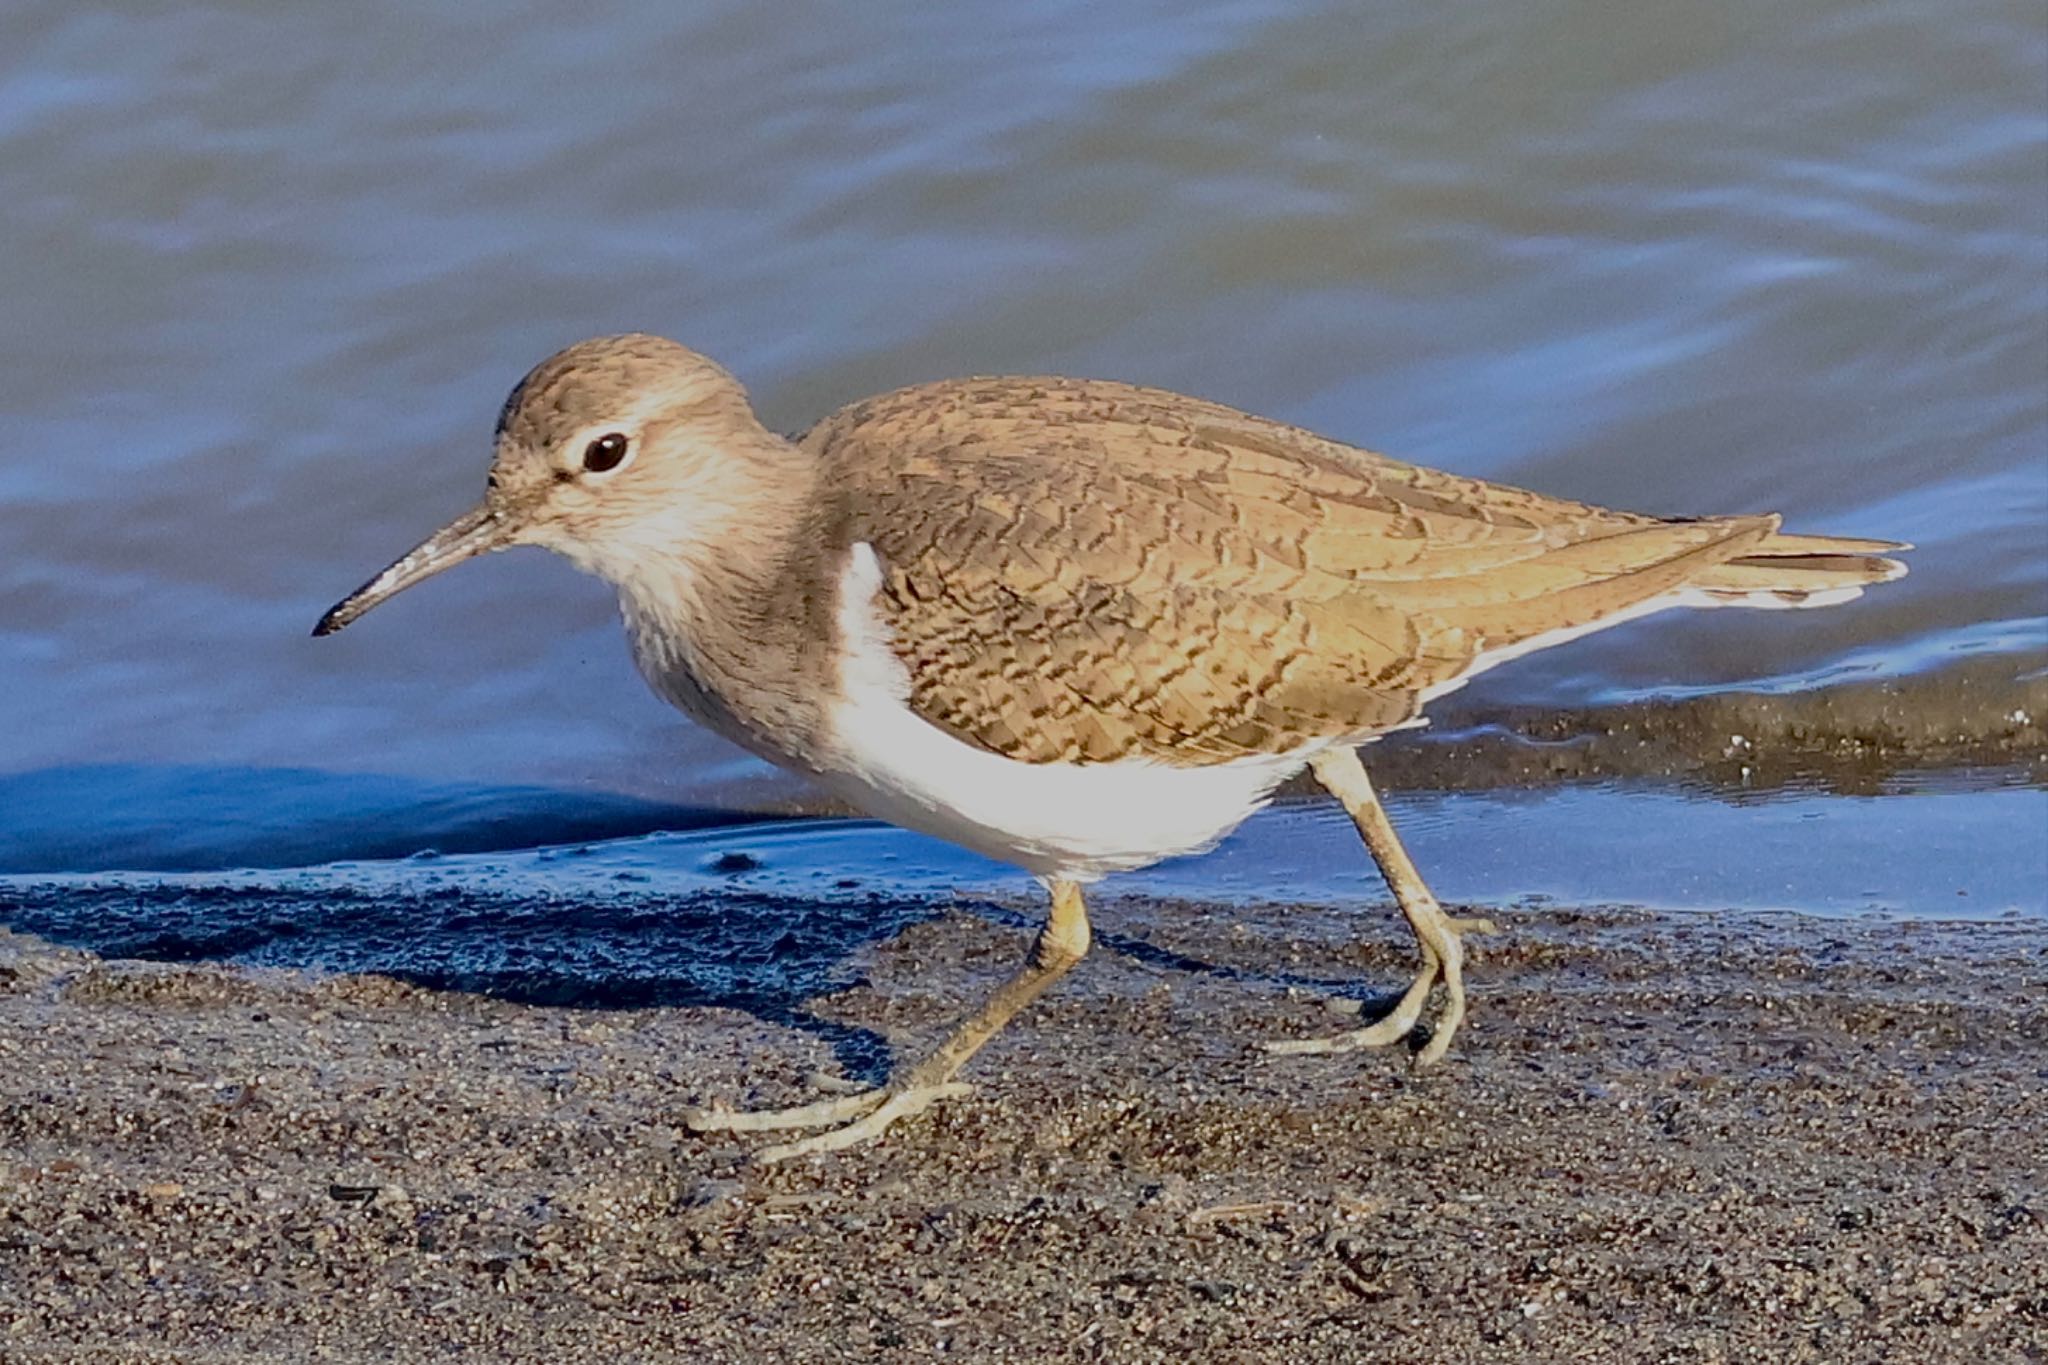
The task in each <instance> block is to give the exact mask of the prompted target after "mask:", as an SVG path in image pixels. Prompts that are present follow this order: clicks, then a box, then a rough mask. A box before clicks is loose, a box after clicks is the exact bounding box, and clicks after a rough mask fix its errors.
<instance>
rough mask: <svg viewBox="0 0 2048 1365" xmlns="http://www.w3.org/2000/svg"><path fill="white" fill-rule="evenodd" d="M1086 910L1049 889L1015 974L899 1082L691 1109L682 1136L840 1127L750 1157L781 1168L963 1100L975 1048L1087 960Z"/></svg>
mask: <svg viewBox="0 0 2048 1365" xmlns="http://www.w3.org/2000/svg"><path fill="white" fill-rule="evenodd" d="M1088 939H1089V933H1088V907H1087V905H1086V904H1085V903H1083V901H1082V899H1081V888H1080V887H1079V886H1077V885H1076V884H1074V883H1073V882H1054V883H1053V885H1052V913H1051V915H1050V916H1048V917H1047V919H1046V923H1045V928H1044V929H1042V930H1040V931H1039V935H1038V941H1037V942H1036V943H1035V944H1033V945H1032V949H1031V956H1030V957H1029V958H1028V959H1026V960H1025V963H1024V965H1023V967H1021V968H1020V969H1019V970H1018V972H1017V974H1016V975H1015V976H1013V977H1011V978H1010V979H1009V980H1008V981H1006V982H1004V983H1003V984H1002V987H1001V988H1000V989H998V990H997V991H996V993H995V994H994V995H993V996H990V997H989V1000H988V1003H987V1004H985V1005H983V1006H982V1007H981V1008H980V1009H979V1010H977V1011H975V1013H974V1015H973V1017H972V1018H970V1019H969V1020H968V1021H967V1022H966V1023H964V1024H962V1025H960V1027H959V1028H957V1029H955V1030H953V1033H952V1036H950V1037H948V1038H947V1039H946V1041H945V1042H943V1043H941V1044H939V1046H938V1048H937V1050H936V1051H934V1052H933V1053H932V1054H931V1055H930V1056H928V1057H926V1058H925V1059H924V1060H923V1061H921V1062H919V1063H918V1064H917V1065H916V1066H913V1067H911V1068H910V1069H909V1070H908V1071H906V1072H904V1073H903V1074H902V1075H901V1076H899V1077H896V1078H893V1079H891V1080H890V1082H889V1083H888V1084H887V1085H885V1086H883V1087H881V1088H880V1089H878V1090H864V1091H861V1092H860V1093H858V1094H853V1095H844V1096H841V1097H839V1098H838V1099H831V1100H820V1101H818V1102H817V1103H815V1104H804V1105H798V1106H796V1107H795V1108H792V1109H764V1110H755V1111H752V1112H745V1113H742V1112H735V1111H733V1110H729V1109H699V1110H694V1111H692V1112H691V1113H689V1114H687V1115H685V1116H684V1119H683V1122H684V1123H685V1124H686V1125H687V1126H688V1127H690V1128H692V1129H694V1130H696V1131H698V1132H704V1131H707V1130H711V1129H723V1130H727V1131H733V1132H761V1131H765V1130H772V1129H782V1128H820V1127H825V1126H827V1125H830V1124H835V1123H843V1124H845V1125H846V1126H845V1127H843V1128H834V1129H833V1130H832V1131H831V1132H829V1133H820V1134H818V1135H817V1136H816V1137H811V1138H805V1139H803V1140H802V1141H799V1142H790V1143H785V1144H783V1145H781V1146H777V1147H764V1148H762V1149H761V1151H760V1152H759V1153H757V1157H758V1159H759V1160H762V1161H781V1160H782V1159H784V1158H785V1157H793V1156H809V1155H811V1154H812V1153H815V1152H835V1151H838V1150H839V1149H841V1148H843V1147H851V1146H854V1145H855V1144H857V1143H861V1142H865V1141H867V1140H868V1139H870V1138H872V1137H875V1136H877V1135H879V1134H880V1133H881V1132H882V1130H883V1129H885V1128H887V1127H888V1126H889V1125H890V1124H892V1123H894V1122H895V1121H896V1120H897V1119H900V1118H907V1117H909V1116H910V1115H912V1114H917V1113H922V1112H923V1111H924V1110H926V1109H929V1108H930V1107H931V1106H932V1105H933V1104H935V1103H936V1102H938V1101H939V1100H942V1099H948V1098H950V1097H952V1096H955V1095H961V1094H965V1093H966V1092H967V1091H968V1090H969V1089H971V1088H972V1087H970V1086H967V1085H964V1084H961V1083H959V1082H956V1081H955V1080H954V1079H953V1077H954V1075H955V1073H957V1072H958V1071H959V1070H960V1068H961V1067H963V1066H965V1065H966V1064H967V1061H968V1059H969V1058H971V1057H973V1056H974V1054H975V1053H977V1052H979V1051H980V1050H981V1047H982V1044H984V1043H986V1042H987V1041H988V1040H989V1039H991V1038H993V1037H995V1036H996V1034H997V1033H998V1032H999V1031H1001V1029H1002V1027H1003V1025H1005V1024H1007V1023H1009V1022H1010V1020H1011V1018H1012V1017H1014V1016H1015V1015H1016V1014H1017V1012H1018V1011H1019V1010H1021V1009H1023V1008H1024V1007H1025V1006H1026V1005H1028V1004H1030V1003H1031V1002H1032V1001H1033V1000H1036V999H1037V998H1038V997H1039V996H1040V995H1042V994H1044V992H1045V989H1046V987H1048V986H1050V985H1052V983H1053V982H1055V981H1057V980H1059V979H1060V978H1061V977H1062V976H1065V975H1066V974H1067V971H1068V969H1069V968H1071V967H1072V966H1073V965H1074V964H1075V963H1076V962H1079V961H1080V960H1081V959H1082V957H1084V956H1085V955H1086V954H1087V952H1088Z"/></svg>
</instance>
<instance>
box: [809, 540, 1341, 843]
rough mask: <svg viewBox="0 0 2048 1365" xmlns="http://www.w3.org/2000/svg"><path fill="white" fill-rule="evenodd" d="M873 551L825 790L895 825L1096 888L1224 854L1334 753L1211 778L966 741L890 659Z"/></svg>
mask: <svg viewBox="0 0 2048 1365" xmlns="http://www.w3.org/2000/svg"><path fill="white" fill-rule="evenodd" d="M881 584H882V566H881V563H880V561H879V560H877V559H876V557H875V552H874V549H873V547H871V546H869V545H867V544H865V543H863V544H859V545H856V546H854V547H853V553H852V554H851V555H850V556H849V558H848V560H847V564H846V569H845V571H844V573H843V574H842V575H841V577H840V584H839V628H840V632H841V636H840V638H841V643H842V646H843V648H844V651H845V652H844V653H843V654H842V655H841V658H840V665H839V682H840V690H841V696H840V699H839V701H838V702H837V703H836V705H835V706H834V707H833V710H832V714H831V721H830V724H831V729H832V739H833V749H834V754H833V758H834V762H833V763H832V765H831V766H832V769H833V770H832V771H830V772H828V773H825V774H824V775H823V779H822V780H823V781H824V782H825V783H826V784H827V785H829V786H830V787H831V788H832V789H833V790H834V791H835V792H837V793H838V794H839V795H840V796H842V797H844V798H845V799H846V800H848V801H851V802H853V803H854V804H855V805H857V806H859V807H860V808H861V809H863V810H866V811H868V812H869V813H870V814H872V815H875V816H877V817H879V818H881V819H884V820H888V821H890V822H891V823H893V824H898V825H902V826H904V827H905V828H907V829H914V830H917V831H918V832H920V833H923V834H930V835H933V836H935V837H937V838H940V839H945V840H948V841H950V842H952V843H956V844H959V845H961V846H962V847H964V848H969V849H972V850H974V851H975V852H977V853H980V854H982V855H984V856H986V857H990V858H994V859H997V860H998V861H1001V862H1006V863H1012V864H1015V865H1016V866H1018V867H1022V868H1024V869H1025V870H1027V871H1029V872H1032V873H1034V874H1036V875H1038V876H1041V877H1062V878H1068V879H1071V880H1073V881H1094V880H1096V879H1097V878H1099V877H1102V876H1104V875H1106V874H1108V873H1111V872H1126V871H1129V870H1131V869H1132V868H1138V867H1144V866H1146V865H1148V864H1151V863H1155V862H1158V861H1159V860H1160V859H1162V858H1171V857H1174V856H1176V855H1178V854H1183V853H1195V852H1199V851H1201V850H1203V849H1207V848H1210V847H1213V846H1214V845H1215V843H1216V842H1217V841H1218V840H1219V839H1221V838H1222V837H1223V836H1224V835H1226V834H1228V833H1230V831H1231V830H1233V829H1235V828H1237V826H1238V825H1239V824H1240V823H1241V822H1243V820H1244V819H1245V817H1246V816H1248V815H1250V814H1251V813H1252V812H1253V811H1255V810H1257V809H1259V807H1261V806H1263V805H1265V804H1266V801H1267V800H1268V799H1269V798H1270V797H1271V796H1272V794H1273V789H1274V788H1275V787H1277V786H1279V785H1280V783H1281V782H1283V781H1285V780H1286V779H1287V778H1288V777H1290V776H1292V775H1293V774H1294V773H1296V772H1298V771H1300V770H1301V768H1302V767H1303V766H1304V765H1305V764H1306V763H1307V762H1308V760H1309V757H1310V755H1311V754H1312V753H1314V752H1316V749H1318V748H1320V747H1322V746H1313V747H1309V748H1304V749H1299V750H1296V751H1295V752H1293V753H1289V754H1275V755H1260V756H1258V757H1255V758H1246V759H1233V760H1231V761H1229V762H1226V763H1211V764H1207V765H1204V766H1200V767H1184V768H1176V767H1169V766H1168V765H1166V764H1163V763H1155V762H1151V761H1149V760H1145V759H1125V760H1120V761H1118V762H1114V763H1088V764H1069V763H1020V762H1018V761H1017V760H1015V759H1011V758H1004V757H1002V756H1001V755H1000V754H995V753H991V752H989V751H988V750H986V749H980V748H976V747H975V746H973V745H971V744H966V743H963V742H962V741H960V740H957V739H955V738H953V736H951V735H949V734H947V733H946V732H945V731H944V730H941V729H940V728H939V727H937V726H935V725H933V724H931V723H930V722H929V721H926V720H924V719H922V718H920V717H919V716H918V715H917V713H916V712H914V711H912V710H911V709H910V706H909V704H908V698H909V696H910V676H909V674H908V672H907V671H906V670H905V669H904V667H903V663H902V661H901V660H899V659H898V658H897V657H896V655H895V654H894V653H893V652H892V651H891V650H890V648H889V640H888V635H887V631H886V628H885V626H884V625H883V623H882V621H881V618H880V615H879V614H878V613H877V611H876V610H875V606H874V597H875V592H876V590H877V589H878V588H880V587H881Z"/></svg>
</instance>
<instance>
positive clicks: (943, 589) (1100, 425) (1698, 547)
mask: <svg viewBox="0 0 2048 1365" xmlns="http://www.w3.org/2000/svg"><path fill="white" fill-rule="evenodd" d="M804 443H805V445H806V446H807V447H808V448H810V449H812V450H814V451H816V452H817V453H818V454H819V455H820V457H821V458H823V459H825V460H827V461H828V462H829V463H830V465H831V467H832V470H833V477H834V479H835V480H836V481H837V482H838V484H839V486H840V487H842V488H845V489H847V490H849V491H857V493H858V496H856V497H851V498H849V499H848V500H847V506H848V509H849V510H848V513H847V515H848V516H849V518H850V519H851V520H852V523H853V524H852V525H851V527H850V531H851V533H852V534H853V536H854V538H855V539H859V540H866V541H868V542H869V543H870V544H872V545H873V546H874V548H875V550H876V552H877V554H878V555H879V557H880V559H881V561H882V564H883V566H884V569H885V573H886V578H885V583H884V588H883V592H882V599H883V600H882V607H883V610H884V611H885V612H886V614H887V616H888V619H889V624H890V626H891V628H892V630H893V632H894V641H895V646H896V650H897V652H898V654H899V655H900V657H901V658H902V659H903V661H904V663H905V664H906V666H907V667H908V670H909V673H910V677H911V685H912V695H911V703H912V705H913V706H914V707H915V709H916V710H917V711H918V712H919V713H920V714H921V715H923V716H925V717H926V718H927V719H929V720H931V721H932V722H933V723H935V724H938V725H940V726H943V727H944V728H946V729H947V730H949V731H951V732H953V733H954V734H956V735H959V736H962V737H964V738H968V739H971V740H972V741H974V742H976V743H979V744H981V745H983V746H985V747H987V748H989V749H992V750H994V751H996V752H998V753H1002V754H1006V755H1009V756H1011V757H1014V758H1019V759H1024V760H1027V761H1032V762H1049V761H1067V762H1105V761H1110V760H1114V759H1119V758H1126V757H1134V756H1146V757H1152V758H1157V759H1162V760H1165V761H1168V762H1177V763H1202V762H1214V761H1218V760H1222V759H1229V758H1235V757H1242V756H1245V755H1249V754H1256V753H1264V752H1273V751H1280V750H1286V749H1290V748H1294V747H1297V746H1299V745H1301V744H1303V743H1306V742H1309V741H1313V740H1319V739H1328V738H1335V737H1354V738H1363V737H1366V736H1370V735H1373V734H1378V733H1380V732H1383V731H1385V730H1387V729H1389V728H1391V727H1393V726H1396V725H1399V724H1401V723H1402V722H1403V721H1406V720H1408V719H1410V718H1412V717H1413V716H1414V715H1415V714H1416V711H1417V710H1418V708H1419V705H1420V697H1421V694H1422V692H1423V691H1424V690H1425V689H1427V688H1429V687H1431V686H1433V685H1435V684H1439V683H1443V682H1447V681H1449V680H1451V679H1454V678H1456V677H1458V676H1459V675H1461V674H1462V673H1464V672H1465V671H1466V670H1468V669H1469V668H1470V667H1471V664H1472V661H1473V659H1474V657H1475V656H1476V655H1477V654H1478V653H1479V652H1480V651H1481V650H1482V649H1487V648H1492V647H1497V646H1502V645H1506V644H1511V643H1513V642H1514V641H1516V640H1520V639H1525V638H1527V637H1529V636H1533V635H1536V634H1540V633H1542V632H1545V631H1550V630H1557V629H1561V628H1568V627H1572V626H1577V625H1582V624H1585V623H1588V622H1591V621H1594V620H1597V619H1599V618H1600V617H1603V616H1607V615H1611V614H1613V613H1615V612H1619V611H1621V610H1623V609H1625V608H1627V607H1629V606H1631V605H1633V604H1635V603H1637V602H1639V601H1642V600H1644V599H1646V598H1649V597H1652V596H1655V595H1657V594H1660V593H1662V592H1665V591H1667V590H1669V589H1671V588H1674V587H1677V586H1679V585H1680V584H1682V583H1683V582H1685V581H1686V579H1687V577H1688V575H1690V574H1693V573H1696V572H1699V571H1701V570H1703V569H1704V568H1706V567H1708V566H1711V565H1714V564H1718V563H1720V562H1722V561H1724V560H1727V559H1730V558H1732V557H1734V556H1735V555H1737V554H1739V553H1740V552H1741V550H1742V549H1743V548H1745V547H1747V546H1751V545H1754V544H1755V543H1757V542H1758V541H1760V540H1762V539H1763V538H1764V537H1766V536H1768V535H1769V534H1770V532H1771V530H1772V529H1773V528H1774V527H1775V526H1776V519H1775V518H1767V517H1750V518H1732V519H1723V520H1709V521H1686V522H1666V521H1658V520H1656V519H1654V518H1650V517H1643V516H1637V515H1633V514H1628V513H1617V512H1609V511H1605V510H1602V509H1600V508H1595V507H1589V506H1586V505H1584V504H1580V503H1573V502H1565V501H1562V500H1559V499H1555V498H1546V497H1542V496H1540V495H1538V494H1534V493H1529V492H1525V491H1523V490H1520V489H1514V488H1506V487H1503V486H1500V485H1497V484H1489V483H1485V482H1482V481H1479V480H1475V479H1461V478H1456V477H1453V476H1451V475H1447V474H1440V473H1437V472H1435V471H1432V470H1427V469H1422V468H1419V467H1416V466H1412V465H1405V464H1401V463H1398V462H1396V461H1392V460H1387V459H1384V458H1382V457H1380V456H1377V455H1373V454H1371V453H1369V452H1366V451H1361V450H1357V449H1355V448H1353V447H1350V446H1344V445H1340V444H1338V443H1336V442H1334V441H1328V440H1324V439H1323V438H1321V437H1318V436H1315V435H1313V434H1312V433H1309V432H1306V431H1302V430H1300V429H1298V428H1293V427H1288V426H1285V425H1282V424H1280V423H1277V422H1269V421H1265V420H1263V419H1261V418H1256V417H1251V416H1248V415H1246V414H1244V413H1240V412H1237V411H1235V410H1233V409H1230V408H1226V407H1222V406H1220V405H1217V404H1213V403H1205V402H1202V401H1200V400H1196V399H1191V398H1184V397H1182V396H1180V395H1177V394H1170V393H1163V392H1160V391H1157V390H1149V389H1139V388H1133V387H1131V386H1128V385H1121V384H1111V383H1103V382H1088V381H1077V380H1065V379H976V380H955V381H949V382H947V383H943V384H936V385H927V386H924V387H921V388H915V389H906V390H902V391H899V392H896V393H891V394H884V395H882V396H881V397H878V398H873V399H869V400H867V401H865V402H862V403H858V404H855V405H853V406H852V407H849V408H846V409H843V410H841V411H840V412H838V413H836V414H834V415H833V416H832V417H830V418H827V419H826V420H825V421H824V422H822V423H820V424H819V426H818V427H817V428H815V429H814V430H812V431H811V432H810V433H809V434H808V435H807V436H806V437H805V438H804Z"/></svg>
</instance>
